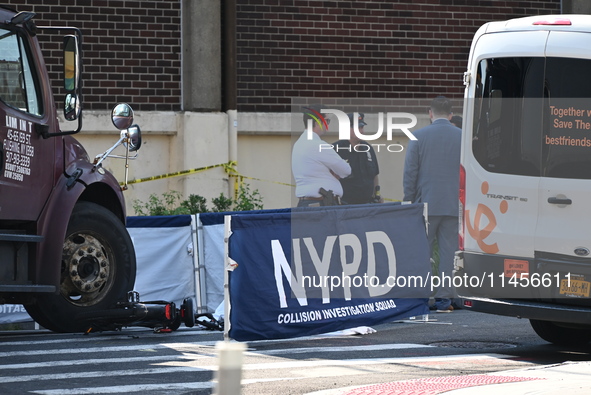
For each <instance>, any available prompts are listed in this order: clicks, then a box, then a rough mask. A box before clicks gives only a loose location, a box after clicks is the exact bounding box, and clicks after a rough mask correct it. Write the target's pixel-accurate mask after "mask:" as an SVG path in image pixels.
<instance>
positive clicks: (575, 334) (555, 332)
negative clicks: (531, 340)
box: [529, 320, 591, 346]
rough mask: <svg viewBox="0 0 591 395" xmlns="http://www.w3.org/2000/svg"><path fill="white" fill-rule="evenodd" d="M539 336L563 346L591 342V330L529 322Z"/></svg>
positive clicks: (549, 322)
mask: <svg viewBox="0 0 591 395" xmlns="http://www.w3.org/2000/svg"><path fill="white" fill-rule="evenodd" d="M529 322H530V324H531V326H532V328H534V331H535V332H536V334H537V335H538V336H540V337H541V338H542V339H544V340H546V341H547V342H550V343H553V344H558V345H561V346H574V345H585V344H587V343H589V341H591V328H570V327H564V326H560V325H557V324H555V323H554V322H551V321H539V320H529Z"/></svg>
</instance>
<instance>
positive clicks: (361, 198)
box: [333, 113, 383, 204]
mask: <svg viewBox="0 0 591 395" xmlns="http://www.w3.org/2000/svg"><path fill="white" fill-rule="evenodd" d="M347 115H348V116H349V121H350V126H351V129H350V134H349V139H348V140H339V141H337V142H335V143H334V144H333V148H334V150H335V151H336V152H337V154H339V156H340V157H341V158H343V159H344V160H346V161H347V163H349V165H350V166H351V175H349V176H348V177H346V178H342V179H341V180H340V181H341V185H342V186H343V203H345V204H364V203H374V202H380V203H381V202H383V199H382V198H381V197H380V196H379V193H377V194H376V191H378V192H379V188H380V183H379V177H378V174H379V173H380V168H379V166H378V159H377V157H376V153H375V151H374V149H373V147H372V146H371V145H370V144H368V143H367V142H366V141H364V140H361V139H360V138H359V137H358V136H357V135H356V134H355V131H354V129H353V126H354V122H357V125H358V130H359V132H360V134H362V133H363V127H364V126H365V125H367V123H365V121H364V117H365V115H364V114H363V113H355V114H347Z"/></svg>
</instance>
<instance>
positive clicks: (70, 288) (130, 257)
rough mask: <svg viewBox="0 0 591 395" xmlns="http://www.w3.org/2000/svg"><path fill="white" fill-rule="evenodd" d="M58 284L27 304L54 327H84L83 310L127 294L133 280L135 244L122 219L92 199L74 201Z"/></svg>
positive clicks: (68, 329) (57, 329) (122, 298)
mask: <svg viewBox="0 0 591 395" xmlns="http://www.w3.org/2000/svg"><path fill="white" fill-rule="evenodd" d="M61 270H62V271H61V277H60V287H59V288H60V289H59V293H58V294H51V295H43V296H42V297H39V298H37V299H36V300H35V301H34V302H33V303H32V304H28V305H26V306H25V308H26V309H27V312H28V313H29V315H30V316H31V317H32V318H33V319H34V320H35V321H37V322H38V323H39V325H41V326H43V327H44V328H46V329H49V330H52V331H54V332H82V331H84V330H86V323H85V322H80V320H77V319H76V317H77V316H78V314H79V313H81V312H85V313H86V312H92V311H100V310H105V309H108V308H111V307H113V306H114V305H115V304H116V303H117V302H119V301H126V300H127V293H128V292H129V291H131V290H132V289H133V286H134V283H135V270H136V261H135V250H134V248H133V244H132V242H131V238H130V236H129V233H127V229H126V228H125V225H124V224H123V223H122V222H121V221H120V220H119V218H117V216H115V214H113V213H112V212H111V211H109V210H108V209H106V208H104V207H103V206H100V205H98V204H96V203H91V202H85V201H81V202H78V203H77V204H76V206H75V207H74V210H73V211H72V216H71V217H70V222H69V223H68V230H67V232H66V238H65V241H64V247H63V255H62V267H61Z"/></svg>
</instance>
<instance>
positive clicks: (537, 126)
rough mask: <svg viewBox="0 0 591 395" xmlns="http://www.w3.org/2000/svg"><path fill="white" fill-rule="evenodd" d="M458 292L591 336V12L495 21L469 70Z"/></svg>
mask: <svg viewBox="0 0 591 395" xmlns="http://www.w3.org/2000/svg"><path fill="white" fill-rule="evenodd" d="M464 83H465V85H466V90H465V97H464V114H463V116H464V130H463V138H462V154H461V180H460V251H459V252H458V253H457V254H456V262H455V265H456V276H457V277H460V278H462V280H461V281H459V279H458V278H455V280H458V281H457V282H456V284H461V286H460V287H459V288H458V292H459V294H460V296H461V297H463V298H464V300H463V305H464V306H465V307H467V308H469V309H472V310H476V311H482V312H487V313H492V314H500V315H508V316H515V317H521V318H529V319H530V321H531V324H532V327H533V328H534V330H535V331H536V333H537V334H538V335H539V336H540V337H542V338H543V339H545V340H547V341H550V342H553V343H559V344H573V343H575V344H585V343H588V342H589V341H590V340H591V299H590V285H591V15H552V16H535V17H526V18H519V19H513V20H509V21H506V22H491V23H487V24H485V25H484V26H482V27H481V28H480V29H479V30H478V31H477V32H476V35H475V37H474V40H473V42H472V46H471V50H470V56H469V60H468V70H467V72H466V73H465V76H464Z"/></svg>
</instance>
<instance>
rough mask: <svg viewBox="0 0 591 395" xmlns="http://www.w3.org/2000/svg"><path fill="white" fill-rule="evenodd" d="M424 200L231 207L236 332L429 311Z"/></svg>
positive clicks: (232, 332) (317, 326)
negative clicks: (276, 209)
mask: <svg viewBox="0 0 591 395" xmlns="http://www.w3.org/2000/svg"><path fill="white" fill-rule="evenodd" d="M424 211H425V210H424V206H423V205H422V204H409V205H400V204H376V205H356V206H336V207H319V208H306V209H295V208H294V209H292V210H291V212H281V213H264V212H259V213H256V214H248V213H244V214H233V215H232V216H231V219H230V221H228V222H229V229H228V231H229V234H230V237H229V240H228V256H229V262H230V263H231V264H230V265H228V267H229V268H232V269H233V270H232V271H231V272H229V275H228V282H229V302H230V315H229V316H230V319H229V321H230V328H229V332H228V335H229V337H230V338H233V339H235V340H239V341H249V340H260V339H281V338H291V337H299V336H307V335H314V334H319V333H326V332H332V331H337V330H341V329H348V328H352V327H356V326H368V325H375V324H378V323H381V322H387V321H393V320H397V319H402V318H407V317H411V316H418V315H422V314H427V313H428V305H427V302H428V297H429V295H430V293H431V290H430V283H429V277H430V270H431V264H430V260H429V246H428V242H427V235H426V228H425V217H424Z"/></svg>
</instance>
